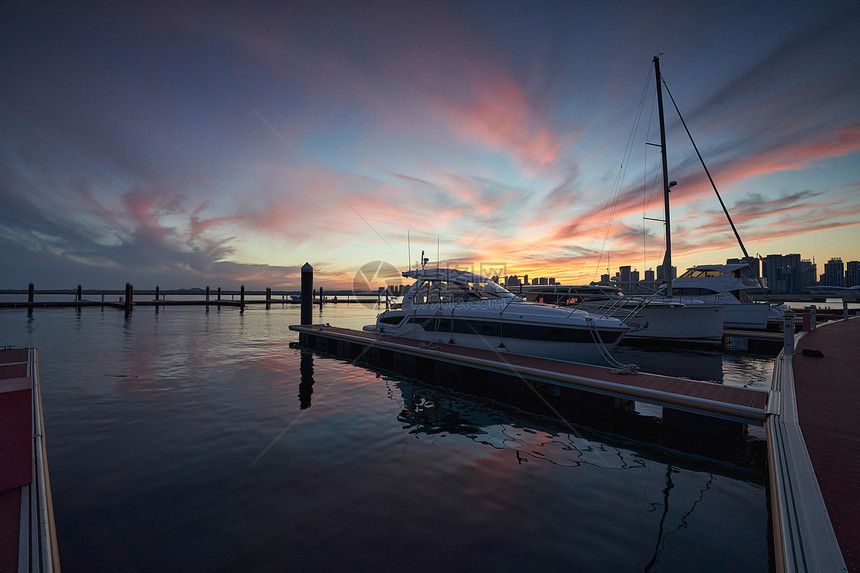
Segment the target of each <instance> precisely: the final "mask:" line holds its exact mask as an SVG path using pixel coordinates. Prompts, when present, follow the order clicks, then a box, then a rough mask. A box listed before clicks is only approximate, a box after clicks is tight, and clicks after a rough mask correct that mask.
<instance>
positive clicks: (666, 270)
mask: <svg viewBox="0 0 860 573" xmlns="http://www.w3.org/2000/svg"><path fill="white" fill-rule="evenodd" d="M654 75H655V76H656V77H657V109H658V110H659V112H660V156H661V157H662V159H663V204H664V210H665V218H666V221H665V223H666V255H665V256H664V257H663V279H664V280H665V281H666V295H667V296H672V227H671V225H670V224H669V188H670V187H671V186H672V184H670V183H669V170H668V167H667V162H666V125H665V123H664V121H663V90H662V88H661V86H660V56H659V55H656V56H654ZM672 183H674V181H673V182H672Z"/></svg>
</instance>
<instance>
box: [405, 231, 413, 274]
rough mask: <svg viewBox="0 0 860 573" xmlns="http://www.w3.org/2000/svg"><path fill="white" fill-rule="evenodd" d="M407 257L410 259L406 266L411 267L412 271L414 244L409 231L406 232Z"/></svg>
mask: <svg viewBox="0 0 860 573" xmlns="http://www.w3.org/2000/svg"><path fill="white" fill-rule="evenodd" d="M406 257H407V258H408V259H409V260H407V261H406V264H407V265H408V266H409V270H410V271H411V270H412V243H411V242H410V241H409V231H406Z"/></svg>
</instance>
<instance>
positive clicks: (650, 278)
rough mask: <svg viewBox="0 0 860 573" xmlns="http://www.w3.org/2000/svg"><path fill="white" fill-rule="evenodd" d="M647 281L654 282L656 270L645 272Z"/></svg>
mask: <svg viewBox="0 0 860 573" xmlns="http://www.w3.org/2000/svg"><path fill="white" fill-rule="evenodd" d="M645 281H646V282H652V283H653V282H654V269H648V270H647V271H645Z"/></svg>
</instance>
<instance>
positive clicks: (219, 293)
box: [218, 287, 221, 300]
mask: <svg viewBox="0 0 860 573" xmlns="http://www.w3.org/2000/svg"><path fill="white" fill-rule="evenodd" d="M218 300H221V287H218Z"/></svg>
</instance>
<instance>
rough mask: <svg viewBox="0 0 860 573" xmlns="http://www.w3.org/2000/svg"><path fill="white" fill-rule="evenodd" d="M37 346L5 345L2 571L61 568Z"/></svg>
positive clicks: (0, 362) (1, 371)
mask: <svg viewBox="0 0 860 573" xmlns="http://www.w3.org/2000/svg"><path fill="white" fill-rule="evenodd" d="M38 370H39V369H38V351H37V350H36V349H35V348H17V349H0V571H59V570H60V566H59V555H58V551H57V544H56V535H55V533H54V516H53V507H52V504H51V488H50V481H49V479H48V460H47V457H46V454H45V445H44V434H45V432H44V423H43V420H42V399H41V393H40V389H39V372H38Z"/></svg>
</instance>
